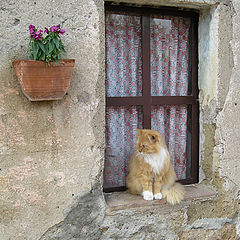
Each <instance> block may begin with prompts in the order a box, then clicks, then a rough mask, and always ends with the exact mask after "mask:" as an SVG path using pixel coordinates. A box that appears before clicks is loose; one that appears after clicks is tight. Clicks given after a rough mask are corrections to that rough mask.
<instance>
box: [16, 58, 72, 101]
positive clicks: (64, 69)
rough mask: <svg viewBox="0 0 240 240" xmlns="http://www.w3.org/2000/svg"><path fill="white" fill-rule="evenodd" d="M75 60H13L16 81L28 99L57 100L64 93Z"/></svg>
mask: <svg viewBox="0 0 240 240" xmlns="http://www.w3.org/2000/svg"><path fill="white" fill-rule="evenodd" d="M74 63H75V60H74V59H67V60H60V61H59V63H58V64H57V63H55V62H50V63H49V65H47V64H46V63H45V62H43V61H33V60H17V61H14V62H13V63H12V64H13V67H14V69H15V72H16V75H17V78H18V81H19V82H20V85H21V88H22V91H23V93H24V95H25V96H26V97H27V98H28V99H29V100H30V101H48V100H59V99H62V98H63V97H64V95H65V94H66V92H67V90H68V87H69V84H70V79H71V77H72V72H73V67H74Z"/></svg>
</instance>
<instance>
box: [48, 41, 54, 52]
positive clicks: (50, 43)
mask: <svg viewBox="0 0 240 240" xmlns="http://www.w3.org/2000/svg"><path fill="white" fill-rule="evenodd" d="M53 49H54V44H53V42H52V40H50V41H49V53H51V52H52V51H53Z"/></svg>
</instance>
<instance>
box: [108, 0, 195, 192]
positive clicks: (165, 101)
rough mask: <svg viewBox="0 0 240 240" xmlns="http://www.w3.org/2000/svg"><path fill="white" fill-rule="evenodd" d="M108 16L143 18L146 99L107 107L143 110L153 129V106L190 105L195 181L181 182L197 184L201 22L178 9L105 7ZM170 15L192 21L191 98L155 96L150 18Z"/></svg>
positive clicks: (145, 121) (118, 99) (110, 101)
mask: <svg viewBox="0 0 240 240" xmlns="http://www.w3.org/2000/svg"><path fill="white" fill-rule="evenodd" d="M105 12H106V13H121V14H127V15H131V14H134V15H141V16H142V18H141V19H142V20H141V24H142V36H143V38H142V53H143V54H142V56H143V75H142V76H143V80H142V81H143V82H142V83H143V84H142V92H143V94H142V96H139V97H106V107H109V106H131V105H134V106H142V107H143V116H144V117H143V126H144V128H147V129H150V128H151V111H149V109H151V106H153V105H173V104H174V105H180V104H188V105H190V106H191V108H192V143H191V177H190V178H187V179H183V180H179V182H180V183H182V184H193V183H198V181H199V103H198V91H199V90H198V18H199V14H198V12H196V11H195V10H190V11H189V10H186V11H185V10H184V11H183V10H180V9H178V8H162V7H161V8H160V7H159V8H149V7H129V6H122V5H117V6H116V5H114V4H112V3H111V2H106V3H105ZM153 14H156V15H170V16H182V17H189V18H191V28H190V36H191V39H190V40H191V50H190V52H191V60H190V61H191V63H192V64H191V81H192V92H191V94H190V95H188V96H151V85H150V84H149V83H150V15H153ZM125 190H126V187H114V188H107V189H104V192H113V191H125Z"/></svg>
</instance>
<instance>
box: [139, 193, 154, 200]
mask: <svg viewBox="0 0 240 240" xmlns="http://www.w3.org/2000/svg"><path fill="white" fill-rule="evenodd" d="M142 196H143V199H144V200H153V193H152V192H149V191H144V192H143V193H142Z"/></svg>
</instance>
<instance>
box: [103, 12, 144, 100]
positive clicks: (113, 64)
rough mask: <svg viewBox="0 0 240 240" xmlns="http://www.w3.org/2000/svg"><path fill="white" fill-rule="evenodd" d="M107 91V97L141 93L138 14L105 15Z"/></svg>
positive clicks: (138, 94)
mask: <svg viewBox="0 0 240 240" xmlns="http://www.w3.org/2000/svg"><path fill="white" fill-rule="evenodd" d="M106 93H107V97H126V96H141V95H142V50H141V21H140V17H139V16H127V15H119V14H107V15H106Z"/></svg>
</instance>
